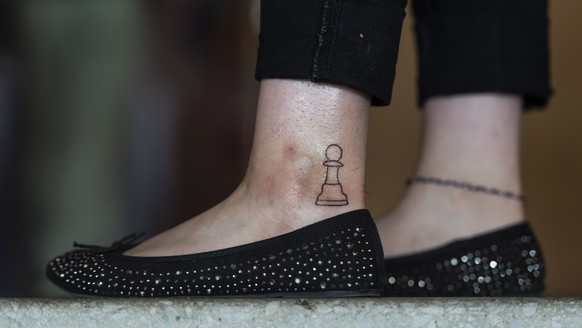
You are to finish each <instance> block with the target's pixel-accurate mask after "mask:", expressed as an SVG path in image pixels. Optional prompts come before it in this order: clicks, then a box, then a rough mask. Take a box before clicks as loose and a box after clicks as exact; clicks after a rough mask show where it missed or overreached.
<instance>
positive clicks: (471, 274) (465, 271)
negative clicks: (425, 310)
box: [383, 223, 545, 297]
mask: <svg viewBox="0 0 582 328" xmlns="http://www.w3.org/2000/svg"><path fill="white" fill-rule="evenodd" d="M384 265H385V269H386V273H387V278H388V283H387V284H386V287H385V289H384V293H383V295H385V296H408V297H417V296H434V297H441V296H535V295H538V294H540V293H541V292H542V291H543V289H544V273H545V266H544V261H543V258H542V254H541V251H540V247H539V244H538V242H537V241H536V238H535V236H534V234H533V232H532V231H531V229H530V227H529V225H528V224H527V223H523V224H518V225H514V226H510V227H508V228H505V229H501V230H497V231H494V232H491V233H487V234H483V235H480V236H477V237H475V238H470V239H463V240H459V241H456V242H453V243H451V244H448V245H446V246H444V247H441V248H437V249H434V250H432V251H428V252H424V253H419V254H415V255H410V256H404V257H398V258H391V259H386V261H385V262H384Z"/></svg>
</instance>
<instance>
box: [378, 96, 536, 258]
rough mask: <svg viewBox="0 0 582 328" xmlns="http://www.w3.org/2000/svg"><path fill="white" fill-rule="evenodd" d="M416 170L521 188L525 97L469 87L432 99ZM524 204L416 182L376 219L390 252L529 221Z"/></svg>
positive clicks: (414, 249) (399, 252)
mask: <svg viewBox="0 0 582 328" xmlns="http://www.w3.org/2000/svg"><path fill="white" fill-rule="evenodd" d="M423 114H424V131H423V141H422V143H423V144H422V150H421V156H420V160H419V163H418V166H417V169H416V174H417V175H423V176H435V177H439V178H443V179H454V180H458V181H466V182H470V183H474V184H480V185H485V186H488V187H492V188H499V189H503V190H509V191H512V192H515V193H521V192H522V188H521V179H520V171H519V132H520V120H521V118H520V116H521V100H520V98H519V97H518V96H515V95H505V94H468V95H456V96H446V97H434V98H432V99H430V100H429V101H428V102H427V103H426V106H425V108H424V113H423ZM524 216H525V215H524V208H523V205H522V204H521V203H520V202H518V201H516V200H511V199H504V198H500V197H495V196H491V195H485V194H482V193H475V192H470V191H465V190H458V189H454V188H450V187H449V188H447V187H442V186H435V185H420V184H418V185H416V184H415V185H411V186H410V187H409V188H408V189H407V191H406V192H405V194H404V196H403V198H402V199H401V201H400V202H399V204H398V205H397V206H396V207H395V209H394V210H393V211H392V212H391V213H389V214H388V215H386V216H384V217H382V218H381V219H380V220H378V228H379V231H380V236H381V237H382V244H383V246H384V252H385V256H386V257H392V256H399V255H405V254H410V253H415V252H421V251H424V250H427V249H430V248H434V247H438V246H441V245H443V244H445V243H448V242H450V241H452V240H454V239H458V238H466V237H471V236H474V235H477V234H480V233H483V232H486V231H490V230H495V229H497V228H501V227H504V226H507V225H511V224H515V223H518V222H522V221H523V220H524Z"/></svg>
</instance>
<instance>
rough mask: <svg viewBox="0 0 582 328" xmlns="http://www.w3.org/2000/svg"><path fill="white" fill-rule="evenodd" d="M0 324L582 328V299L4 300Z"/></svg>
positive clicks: (0, 305)
mask: <svg viewBox="0 0 582 328" xmlns="http://www.w3.org/2000/svg"><path fill="white" fill-rule="evenodd" d="M0 327H2V328H12V327H59V328H67V327H75V328H78V327H87V328H89V327H99V328H109V327H128V328H130V327H139V328H146V327H237V328H243V327H253V328H258V327H318V328H320V327H322V328H323V327H423V328H424V327H512V328H517V327H528V328H530V327H582V299H574V298H503V299H487V298H481V299H462V298H457V299H452V298H449V299H405V298H401V299H396V298H392V299H390V298H358V299H186V298H183V299H129V300H128V299H103V298H53V299H49V298H42V299H41V298H39V299H16V298H14V299H0Z"/></svg>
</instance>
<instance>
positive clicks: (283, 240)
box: [46, 210, 385, 297]
mask: <svg viewBox="0 0 582 328" xmlns="http://www.w3.org/2000/svg"><path fill="white" fill-rule="evenodd" d="M85 246H86V245H85ZM134 246H135V244H134V243H133V244H132V243H120V242H118V243H114V245H112V247H104V248H95V247H91V248H90V249H87V248H86V249H79V250H74V251H71V252H68V253H66V254H64V255H62V256H59V257H56V258H55V259H53V260H52V261H50V262H49V264H48V265H47V271H46V272H47V276H48V277H49V279H50V280H51V281H52V282H54V283H55V284H56V285H58V286H59V287H61V288H63V289H65V290H67V291H69V292H72V293H77V294H86V295H95V296H108V297H171V296H205V297H207V296H237V297H243V296H254V297H257V296H263V297H305V296H312V297H328V296H332V297H336V296H374V295H380V292H381V288H382V283H381V281H385V277H384V270H383V260H384V259H383V252H382V245H381V243H380V237H379V235H378V232H377V230H376V226H375V224H374V221H373V220H372V218H371V216H370V213H369V212H368V211H367V210H357V211H352V212H348V213H345V214H342V215H338V216H335V217H332V218H329V219H326V220H324V221H321V222H318V223H315V224H312V225H309V226H307V227H304V228H301V229H298V230H296V231H293V232H290V233H287V234H284V235H281V236H277V237H274V238H270V239H266V240H262V241H258V242H255V243H251V244H246V245H242V246H237V247H232V248H227V249H223V250H218V251H212V252H205V253H199V254H192V255H183V256H165V257H133V256H126V255H123V252H124V251H125V250H127V249H129V248H131V247H134Z"/></svg>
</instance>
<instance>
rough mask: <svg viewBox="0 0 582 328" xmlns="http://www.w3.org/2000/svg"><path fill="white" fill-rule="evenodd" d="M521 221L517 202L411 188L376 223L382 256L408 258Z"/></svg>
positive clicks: (450, 190)
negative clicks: (396, 204)
mask: <svg viewBox="0 0 582 328" xmlns="http://www.w3.org/2000/svg"><path fill="white" fill-rule="evenodd" d="M523 221H524V211H523V206H522V204H521V203H520V202H518V201H515V200H511V199H506V198H501V197H495V196H491V195H486V194H481V193H475V192H468V191H465V190H459V189H454V188H450V187H441V186H435V185H420V184H418V185H411V186H410V187H409V189H408V190H407V192H406V194H405V196H404V198H403V199H402V201H401V202H400V204H399V205H398V206H397V207H396V208H395V209H394V210H393V211H392V212H391V213H390V214H388V215H385V216H384V217H382V218H381V219H379V220H378V221H377V225H378V230H379V233H380V237H381V240H382V246H383V249H384V256H385V257H386V258H389V257H397V256H405V255H411V254H413V253H419V252H423V251H427V250H429V249H432V248H437V247H439V246H443V245H445V244H447V243H449V242H451V241H453V240H456V239H463V238H470V237H473V236H475V235H479V234H482V233H485V232H489V231H492V230H497V229H499V228H502V227H506V226H509V225H513V224H517V223H520V222H523Z"/></svg>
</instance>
